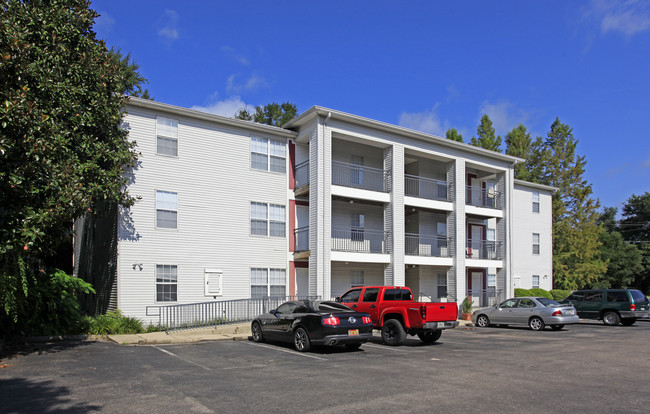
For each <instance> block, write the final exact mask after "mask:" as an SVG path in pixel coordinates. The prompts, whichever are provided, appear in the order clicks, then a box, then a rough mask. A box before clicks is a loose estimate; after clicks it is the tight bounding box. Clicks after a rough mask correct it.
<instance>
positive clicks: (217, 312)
mask: <svg viewBox="0 0 650 414" xmlns="http://www.w3.org/2000/svg"><path fill="white" fill-rule="evenodd" d="M299 299H320V296H274V297H268V296H267V297H263V298H255V299H236V300H224V301H213V302H200V303H187V304H178V305H157V306H147V308H146V310H147V316H154V317H155V316H157V317H158V326H159V327H160V328H161V329H163V330H165V331H172V330H178V329H188V328H197V327H202V326H217V325H225V324H228V323H236V322H246V321H251V320H253V319H254V318H255V317H256V316H257V315H261V314H263V313H266V312H268V311H270V310H271V309H275V308H277V307H278V306H280V305H281V304H282V303H284V302H286V301H289V300H299Z"/></svg>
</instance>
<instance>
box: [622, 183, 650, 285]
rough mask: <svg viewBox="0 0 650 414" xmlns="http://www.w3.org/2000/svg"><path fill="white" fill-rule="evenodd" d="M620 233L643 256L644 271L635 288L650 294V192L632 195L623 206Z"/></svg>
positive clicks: (636, 279) (639, 274)
mask: <svg viewBox="0 0 650 414" xmlns="http://www.w3.org/2000/svg"><path fill="white" fill-rule="evenodd" d="M619 232H620V233H621V235H622V236H623V238H624V239H625V240H626V241H627V242H629V243H633V244H634V245H635V246H636V247H637V248H638V249H639V251H640V252H641V255H642V256H643V261H642V266H643V270H641V271H640V272H639V273H637V275H636V278H635V281H634V286H636V287H638V288H639V289H642V290H643V291H644V292H645V293H646V294H648V293H649V292H650V192H647V191H646V192H645V193H644V194H642V195H638V196H637V195H632V196H631V197H630V198H629V199H628V200H627V201H626V202H625V204H624V205H623V212H622V219H621V221H620V223H619Z"/></svg>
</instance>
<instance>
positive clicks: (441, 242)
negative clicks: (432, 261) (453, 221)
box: [404, 233, 452, 257]
mask: <svg viewBox="0 0 650 414" xmlns="http://www.w3.org/2000/svg"><path fill="white" fill-rule="evenodd" d="M405 236H406V246H405V252H404V253H405V254H407V255H413V256H426V257H451V253H450V249H449V247H450V246H451V242H452V238H451V237H447V236H425V235H421V234H414V233H406V235H405Z"/></svg>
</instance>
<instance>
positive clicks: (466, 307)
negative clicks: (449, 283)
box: [460, 296, 472, 313]
mask: <svg viewBox="0 0 650 414" xmlns="http://www.w3.org/2000/svg"><path fill="white" fill-rule="evenodd" d="M460 307H461V309H462V310H463V313H471V312H472V301H471V300H469V296H467V297H465V299H463V301H462V302H461V304H460Z"/></svg>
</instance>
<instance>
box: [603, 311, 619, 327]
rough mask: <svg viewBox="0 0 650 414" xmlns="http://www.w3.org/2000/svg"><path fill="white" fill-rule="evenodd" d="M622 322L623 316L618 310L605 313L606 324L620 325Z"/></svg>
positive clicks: (604, 320)
mask: <svg viewBox="0 0 650 414" xmlns="http://www.w3.org/2000/svg"><path fill="white" fill-rule="evenodd" d="M620 322H621V318H620V317H619V316H618V313H616V312H611V311H610V312H606V313H605V314H604V315H603V323H604V324H605V325H618V324H619V323H620Z"/></svg>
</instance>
